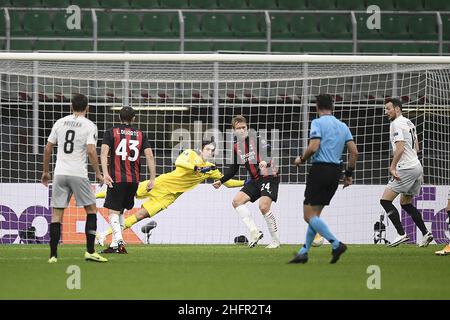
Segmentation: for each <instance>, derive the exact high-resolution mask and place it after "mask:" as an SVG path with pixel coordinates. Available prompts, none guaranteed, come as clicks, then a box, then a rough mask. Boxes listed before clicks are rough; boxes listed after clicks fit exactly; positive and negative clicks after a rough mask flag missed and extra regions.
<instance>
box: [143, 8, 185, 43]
mask: <svg viewBox="0 0 450 320" xmlns="http://www.w3.org/2000/svg"><path fill="white" fill-rule="evenodd" d="M172 19H178V18H177V17H176V16H175V15H174V14H173V13H157V12H151V13H145V14H144V15H143V19H142V27H143V28H142V29H143V31H144V33H145V34H146V35H147V36H149V37H161V36H165V37H169V36H174V35H177V34H179V30H178V29H176V28H175V29H171V20H172Z"/></svg>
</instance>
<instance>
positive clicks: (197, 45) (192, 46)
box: [184, 42, 213, 52]
mask: <svg viewBox="0 0 450 320" xmlns="http://www.w3.org/2000/svg"><path fill="white" fill-rule="evenodd" d="M184 51H187V52H211V51H213V50H212V45H211V43H209V42H185V43H184Z"/></svg>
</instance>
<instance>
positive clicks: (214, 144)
mask: <svg viewBox="0 0 450 320" xmlns="http://www.w3.org/2000/svg"><path fill="white" fill-rule="evenodd" d="M208 144H212V145H213V146H214V148H216V143H215V142H214V139H211V140H202V149H201V150H203V148H204V147H205V146H207V145H208Z"/></svg>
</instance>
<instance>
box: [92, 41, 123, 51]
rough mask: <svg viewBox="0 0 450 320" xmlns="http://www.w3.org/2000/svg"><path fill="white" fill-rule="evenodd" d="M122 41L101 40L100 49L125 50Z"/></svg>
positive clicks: (98, 44)
mask: <svg viewBox="0 0 450 320" xmlns="http://www.w3.org/2000/svg"><path fill="white" fill-rule="evenodd" d="M123 48H124V46H123V42H122V41H99V42H98V43H97V50H98V51H123Z"/></svg>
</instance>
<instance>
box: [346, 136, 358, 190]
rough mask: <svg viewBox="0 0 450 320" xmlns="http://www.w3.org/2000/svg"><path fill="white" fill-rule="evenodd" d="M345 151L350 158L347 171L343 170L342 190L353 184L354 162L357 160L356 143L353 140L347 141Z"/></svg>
mask: <svg viewBox="0 0 450 320" xmlns="http://www.w3.org/2000/svg"><path fill="white" fill-rule="evenodd" d="M347 150H348V152H349V153H350V158H349V159H348V163H347V169H345V173H344V186H343V188H346V187H348V186H349V185H351V184H352V183H353V171H354V170H355V168H356V160H358V154H359V152H358V147H356V143H355V142H354V141H353V140H349V141H347Z"/></svg>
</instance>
